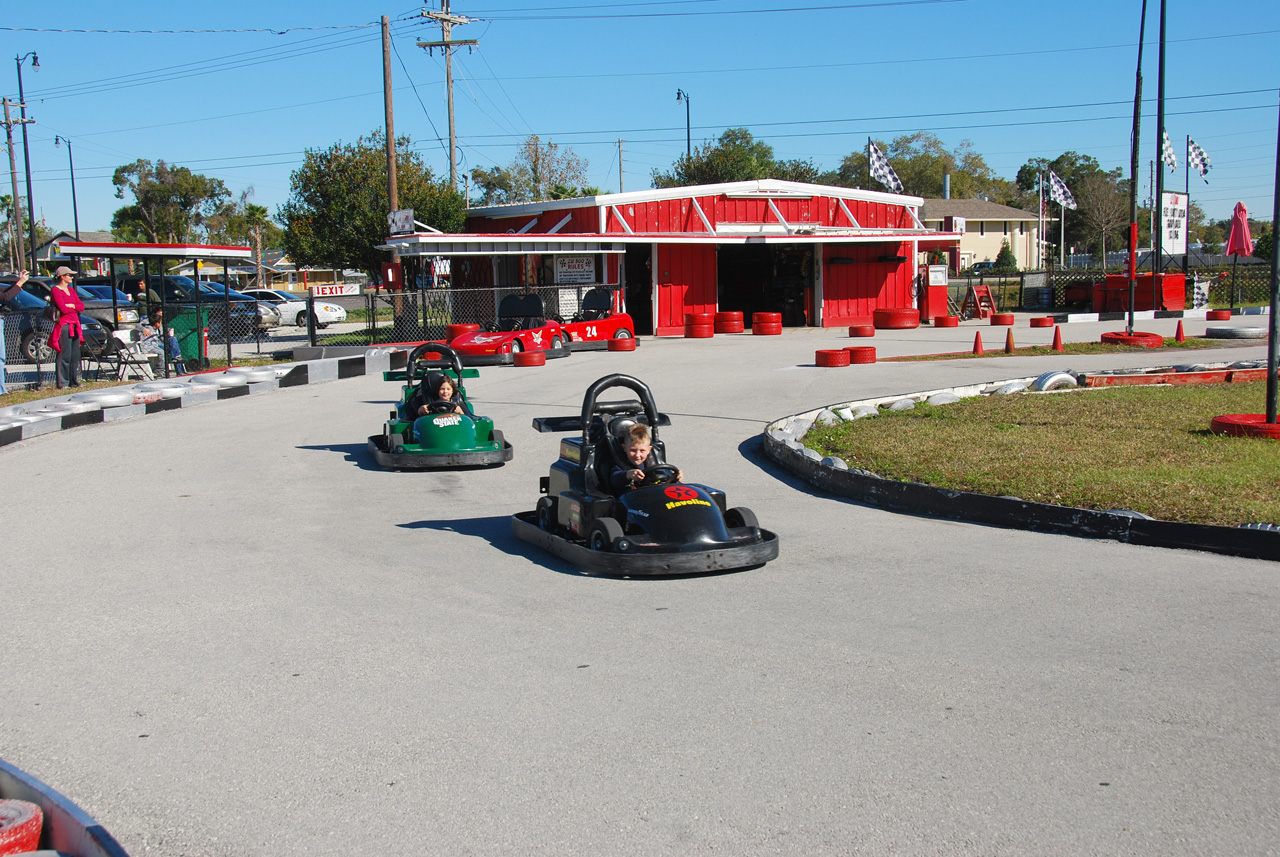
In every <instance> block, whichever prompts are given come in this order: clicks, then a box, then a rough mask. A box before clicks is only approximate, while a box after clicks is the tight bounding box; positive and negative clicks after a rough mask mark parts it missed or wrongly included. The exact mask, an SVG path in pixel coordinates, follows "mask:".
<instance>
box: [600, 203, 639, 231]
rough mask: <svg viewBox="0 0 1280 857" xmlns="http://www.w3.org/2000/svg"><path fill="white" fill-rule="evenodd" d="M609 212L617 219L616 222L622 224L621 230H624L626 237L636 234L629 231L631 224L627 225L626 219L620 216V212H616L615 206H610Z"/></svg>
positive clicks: (616, 207)
mask: <svg viewBox="0 0 1280 857" xmlns="http://www.w3.org/2000/svg"><path fill="white" fill-rule="evenodd" d="M609 210H610V211H612V212H613V216H614V217H616V218H618V222H619V223H621V224H622V228H623V229H624V230H626V233H627V234H628V235H635V234H636V233H635V232H634V231H633V230H632V229H631V224H630V223H627V219H626V218H625V217H623V216H622V212H621V211H619V210H618V206H616V205H611V206H609ZM600 231H601V232H604V231H605V230H603V229H602V230H600Z"/></svg>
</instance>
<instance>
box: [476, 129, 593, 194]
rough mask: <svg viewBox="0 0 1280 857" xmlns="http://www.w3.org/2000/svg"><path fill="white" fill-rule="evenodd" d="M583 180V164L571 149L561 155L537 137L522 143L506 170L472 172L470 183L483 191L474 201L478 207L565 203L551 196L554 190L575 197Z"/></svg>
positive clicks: (584, 169) (548, 143)
mask: <svg viewBox="0 0 1280 857" xmlns="http://www.w3.org/2000/svg"><path fill="white" fill-rule="evenodd" d="M586 179H587V162H586V161H584V160H583V159H582V158H580V157H578V156H577V155H576V154H574V152H573V150H572V149H567V148H566V149H564V150H563V151H561V147H560V146H559V145H558V144H556V143H553V142H551V141H550V140H548V141H547V142H545V143H543V142H542V140H541V138H539V137H538V135H537V134H533V135H530V137H529V138H528V139H527V140H525V141H524V143H523V144H522V145H521V146H520V150H519V151H518V152H517V153H516V156H515V159H514V160H512V162H511V163H510V164H508V165H507V166H505V167H493V168H491V169H485V168H484V167H476V168H475V169H473V170H472V171H471V181H472V182H473V183H474V184H475V185H476V186H477V187H478V188H479V189H480V190H481V191H482V195H481V197H480V198H479V199H478V200H476V203H477V204H478V205H501V204H503V203H508V202H539V201H541V200H544V199H565V198H566V197H558V196H555V195H554V194H555V193H556V191H557V189H559V190H560V191H561V192H565V191H571V192H572V195H574V196H576V195H577V185H579V184H581V183H582V182H584V181H586ZM584 195H585V194H584Z"/></svg>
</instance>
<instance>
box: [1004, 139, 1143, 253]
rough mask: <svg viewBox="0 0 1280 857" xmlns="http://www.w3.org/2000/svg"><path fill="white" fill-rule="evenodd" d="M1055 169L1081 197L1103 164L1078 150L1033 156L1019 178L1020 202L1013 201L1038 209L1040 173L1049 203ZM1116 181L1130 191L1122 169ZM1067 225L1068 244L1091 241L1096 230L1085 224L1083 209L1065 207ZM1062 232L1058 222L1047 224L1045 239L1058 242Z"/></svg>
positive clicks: (1055, 211)
mask: <svg viewBox="0 0 1280 857" xmlns="http://www.w3.org/2000/svg"><path fill="white" fill-rule="evenodd" d="M1050 170H1052V171H1053V173H1054V175H1056V176H1057V177H1058V178H1060V179H1062V181H1063V183H1064V184H1066V186H1067V189H1068V190H1070V191H1071V194H1072V196H1076V197H1077V201H1078V195H1079V192H1080V187H1081V183H1082V182H1083V181H1084V179H1085V177H1086V176H1089V175H1093V174H1094V173H1100V172H1103V170H1102V167H1101V166H1100V165H1099V164H1098V161H1097V159H1096V158H1094V157H1092V156H1090V155H1081V154H1079V153H1077V152H1063V153H1062V154H1061V155H1059V156H1058V157H1056V158H1054V159H1053V160H1049V159H1047V158H1032V159H1031V160H1029V161H1027V162H1026V163H1025V164H1023V165H1022V166H1021V167H1019V168H1018V177H1017V179H1015V182H1014V183H1015V185H1016V189H1015V198H1016V200H1017V201H1016V202H1010V203H1009V204H1010V205H1014V206H1015V207H1017V208H1022V209H1024V210H1026V211H1035V210H1036V205H1037V200H1038V196H1037V193H1036V181H1037V179H1038V177H1039V176H1044V181H1045V187H1044V199H1045V202H1046V203H1048V202H1049V184H1048V182H1049V176H1048V174H1049V171H1050ZM1112 176H1113V177H1114V178H1115V179H1116V181H1119V182H1121V186H1122V187H1123V188H1124V191H1125V193H1126V194H1127V193H1128V189H1129V184H1128V180H1127V179H1120V178H1119V176H1120V171H1119V170H1116V171H1114V172H1113V173H1112ZM1048 210H1049V212H1050V213H1051V214H1052V215H1053V216H1057V215H1058V213H1059V212H1058V206H1057V205H1056V204H1050V205H1049V206H1048ZM1062 217H1063V226H1065V233H1066V235H1065V239H1064V240H1065V242H1066V244H1067V245H1068V246H1073V245H1082V246H1088V245H1089V244H1091V243H1092V242H1091V240H1090V239H1091V238H1092V230H1091V229H1090V227H1089V226H1088V225H1087V224H1085V222H1084V218H1083V215H1082V214H1081V213H1080V210H1079V209H1075V210H1073V209H1070V208H1067V209H1064V210H1063V211H1062ZM1060 234H1062V232H1061V230H1060V227H1059V226H1058V224H1053V225H1052V226H1046V234H1045V239H1046V240H1048V241H1054V240H1055V239H1056V238H1057V237H1058V235H1060Z"/></svg>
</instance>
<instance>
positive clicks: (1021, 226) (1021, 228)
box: [1018, 221, 1027, 235]
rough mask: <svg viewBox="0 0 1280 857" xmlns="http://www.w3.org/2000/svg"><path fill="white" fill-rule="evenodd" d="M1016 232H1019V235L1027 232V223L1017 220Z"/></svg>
mask: <svg viewBox="0 0 1280 857" xmlns="http://www.w3.org/2000/svg"><path fill="white" fill-rule="evenodd" d="M1018 234H1019V235H1026V234H1027V224H1025V223H1023V222H1021V221H1019V222H1018Z"/></svg>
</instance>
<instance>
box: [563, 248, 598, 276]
mask: <svg viewBox="0 0 1280 857" xmlns="http://www.w3.org/2000/svg"><path fill="white" fill-rule="evenodd" d="M595 281H596V257H595V256H592V255H591V254H589V253H581V254H574V255H572V256H570V255H564V254H557V255H556V282H557V283H594V282H595Z"/></svg>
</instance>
